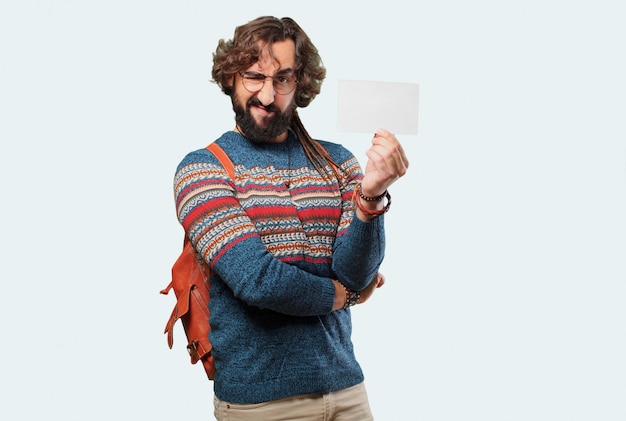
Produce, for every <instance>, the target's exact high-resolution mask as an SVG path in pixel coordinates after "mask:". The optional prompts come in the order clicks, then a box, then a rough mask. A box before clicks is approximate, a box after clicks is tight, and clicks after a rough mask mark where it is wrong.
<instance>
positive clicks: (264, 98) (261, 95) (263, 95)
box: [257, 76, 276, 107]
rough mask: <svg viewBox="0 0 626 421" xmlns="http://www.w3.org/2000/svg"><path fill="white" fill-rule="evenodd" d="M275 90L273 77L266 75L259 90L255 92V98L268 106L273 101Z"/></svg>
mask: <svg viewBox="0 0 626 421" xmlns="http://www.w3.org/2000/svg"><path fill="white" fill-rule="evenodd" d="M275 95H276V91H275V90H274V79H273V78H272V77H271V76H268V77H267V78H266V79H265V83H264V84H263V86H262V87H261V90H260V91H259V92H258V93H257V98H258V99H259V101H261V104H263V105H264V106H266V107H267V106H268V105H270V104H272V103H273V102H274V96H275Z"/></svg>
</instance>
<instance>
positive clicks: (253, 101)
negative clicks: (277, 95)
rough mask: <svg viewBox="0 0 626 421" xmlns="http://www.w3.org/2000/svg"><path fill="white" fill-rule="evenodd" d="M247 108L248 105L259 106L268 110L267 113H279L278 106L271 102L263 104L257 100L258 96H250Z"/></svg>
mask: <svg viewBox="0 0 626 421" xmlns="http://www.w3.org/2000/svg"><path fill="white" fill-rule="evenodd" d="M247 105H248V108H250V107H260V108H263V109H264V110H265V111H267V112H269V113H277V114H280V108H278V107H277V106H276V105H275V104H274V103H273V102H272V103H271V104H269V105H263V104H261V101H259V98H256V97H252V98H250V100H249V101H248V104H247Z"/></svg>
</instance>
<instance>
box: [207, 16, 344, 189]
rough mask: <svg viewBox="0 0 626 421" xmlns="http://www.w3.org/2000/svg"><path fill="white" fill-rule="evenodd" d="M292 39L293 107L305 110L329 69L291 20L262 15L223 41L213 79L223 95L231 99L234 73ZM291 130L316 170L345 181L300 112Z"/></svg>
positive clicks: (238, 28)
mask: <svg viewBox="0 0 626 421" xmlns="http://www.w3.org/2000/svg"><path fill="white" fill-rule="evenodd" d="M289 38H291V39H292V40H293V41H294V43H295V45H296V69H294V70H295V74H296V78H297V79H298V83H297V84H296V93H295V94H294V104H295V106H296V107H301V108H304V107H306V106H308V105H309V104H310V103H311V101H313V99H314V98H315V97H316V96H317V94H319V93H320V90H321V89H322V82H323V81H324V78H325V77H326V68H325V67H324V64H323V63H322V59H321V57H320V55H319V53H318V51H317V48H316V47H315V45H313V42H311V39H310V38H309V36H308V35H307V34H306V33H305V32H304V31H303V30H302V28H300V26H299V25H298V24H297V23H296V22H295V21H294V20H293V19H291V18H287V17H285V18H282V19H278V18H275V17H273V16H261V17H259V18H256V19H254V20H252V21H250V22H248V23H247V24H245V25H241V26H238V27H237V28H236V29H235V35H234V37H233V39H231V40H224V39H221V40H220V41H219V42H218V44H217V49H216V50H215V53H214V54H213V70H212V72H211V76H212V77H213V81H214V82H215V83H217V85H218V86H219V87H220V89H221V90H222V92H224V93H225V94H226V95H228V96H232V94H233V91H234V88H233V80H234V77H235V74H236V73H237V72H239V71H241V70H245V69H247V68H249V67H250V66H252V65H253V64H254V63H256V62H257V61H258V60H259V58H260V57H261V53H262V51H263V50H264V48H265V47H268V51H269V54H270V56H271V55H272V44H273V43H275V42H277V41H284V40H286V39H289ZM291 129H292V130H293V131H294V133H295V134H296V136H297V137H298V140H299V141H300V144H301V145H302V147H303V149H304V152H305V153H306V155H307V157H308V158H309V160H310V161H311V163H312V164H313V166H314V167H315V168H316V170H317V171H318V172H319V173H320V174H321V175H322V176H323V177H324V178H325V179H326V181H327V182H329V183H332V179H333V178H335V180H337V182H338V183H339V184H342V182H341V181H340V180H342V179H344V177H343V175H342V170H341V168H340V167H339V165H337V163H336V162H335V161H334V160H333V159H332V158H331V156H330V155H329V154H328V153H327V152H326V150H324V148H323V147H322V146H321V145H320V144H319V142H317V141H315V140H314V139H313V138H312V137H311V136H310V135H309V133H308V132H307V130H306V129H305V128H304V125H303V124H302V121H301V120H300V116H299V115H298V112H297V109H294V110H293V114H292V119H291Z"/></svg>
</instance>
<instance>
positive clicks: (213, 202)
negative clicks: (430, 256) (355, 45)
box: [174, 17, 408, 421]
mask: <svg viewBox="0 0 626 421" xmlns="http://www.w3.org/2000/svg"><path fill="white" fill-rule="evenodd" d="M213 59H214V64H213V71H212V76H213V79H214V81H215V82H216V83H217V84H218V85H219V86H220V88H221V89H222V91H223V92H224V93H225V94H227V95H229V96H230V97H231V99H232V104H233V109H234V111H235V121H236V125H235V128H234V129H233V130H232V131H228V132H226V133H224V134H223V135H222V136H221V137H220V138H219V139H217V140H216V142H217V143H218V144H219V145H220V146H221V148H222V149H223V150H224V151H225V152H226V154H227V155H228V156H229V158H230V159H231V160H232V162H233V164H234V168H235V177H234V180H233V179H231V178H230V177H229V175H228V174H227V172H226V171H225V170H224V168H223V167H222V166H221V165H220V163H219V161H218V160H217V158H215V157H214V156H213V155H212V154H211V153H210V152H209V151H207V150H206V149H201V150H198V151H195V152H191V153H190V154H188V155H187V156H186V157H185V158H184V159H183V160H182V162H181V163H180V165H179V166H178V169H177V172H176V175H175V180H174V192H175V199H176V209H177V214H178V219H179V221H180V223H181V224H182V225H183V227H184V229H185V232H186V234H187V235H188V237H189V240H190V241H191V243H192V244H193V245H194V247H195V249H196V251H197V252H198V254H199V256H200V257H202V258H203V259H204V260H205V261H206V262H207V263H208V264H209V265H210V266H211V268H212V269H213V271H214V273H215V274H214V275H213V276H212V277H211V279H210V282H211V301H210V311H211V335H210V339H211V342H212V344H213V356H214V358H215V366H216V374H215V379H214V391H215V399H214V400H215V402H214V404H215V416H216V418H217V419H218V420H222V419H235V417H238V418H236V419H242V420H244V419H250V420H274V419H281V420H282V419H285V420H286V419H289V420H293V419H301V420H308V419H326V420H332V419H335V417H340V419H342V420H348V419H350V420H359V421H363V420H368V419H372V415H371V413H370V409H369V404H368V400H367V394H366V391H365V387H364V385H363V380H364V377H363V373H362V371H361V368H360V366H359V364H358V363H357V361H356V359H355V356H354V352H353V346H352V342H351V339H350V335H351V318H350V309H349V307H350V306H352V305H355V304H360V303H363V302H365V301H366V300H367V299H368V298H369V297H370V296H371V294H372V293H373V291H374V289H375V288H376V287H378V286H380V285H382V283H383V282H384V281H383V278H382V276H380V275H378V274H377V272H378V268H379V266H380V264H381V262H382V260H383V254H384V248H385V236H384V227H383V214H384V213H385V212H386V211H387V210H388V209H389V205H390V203H391V202H390V201H391V196H390V195H389V194H388V192H387V188H388V187H389V186H390V185H391V184H392V183H393V182H394V181H396V180H397V179H398V178H399V177H401V176H403V175H404V174H405V172H406V169H407V167H408V161H407V158H406V156H405V154H404V151H403V149H402V147H401V145H400V144H399V143H398V140H397V139H396V138H395V136H393V135H392V134H391V133H389V132H388V131H386V130H382V129H381V130H378V131H377V132H376V134H375V135H374V137H373V140H372V146H371V148H370V149H369V150H368V152H367V157H368V162H367V164H366V167H365V173H363V172H362V170H361V168H360V166H359V164H358V162H357V160H356V159H355V157H354V156H353V155H352V154H351V153H350V152H349V151H348V150H346V149H345V148H343V147H342V146H340V145H338V144H335V143H330V142H326V141H316V140H313V139H311V137H310V136H309V135H308V133H307V131H306V130H305V129H304V127H303V126H302V123H301V121H300V119H299V117H298V114H297V108H298V107H306V106H308V105H309V103H310V102H311V101H312V100H313V98H315V96H316V95H317V94H318V93H319V92H320V88H321V84H322V81H323V79H324V76H325V69H324V67H323V65H322V61H321V59H320V57H319V55H318V52H317V49H316V48H315V46H314V45H313V44H312V43H311V41H310V39H309V38H308V36H307V35H306V34H305V33H304V31H303V30H302V29H301V28H300V27H299V26H298V25H297V24H296V22H294V21H293V20H292V19H289V18H282V19H277V18H274V17H261V18H258V19H255V20H253V21H251V22H249V23H247V24H245V25H242V26H240V27H238V28H237V29H236V30H235V34H234V37H233V39H232V40H228V41H225V40H221V41H220V42H219V44H218V47H217V50H216V52H215V54H214V56H213ZM337 419H339V418H337Z"/></svg>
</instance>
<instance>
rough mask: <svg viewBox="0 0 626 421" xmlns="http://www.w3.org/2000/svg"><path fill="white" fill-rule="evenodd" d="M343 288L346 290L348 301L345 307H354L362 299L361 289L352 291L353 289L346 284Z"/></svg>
mask: <svg viewBox="0 0 626 421" xmlns="http://www.w3.org/2000/svg"><path fill="white" fill-rule="evenodd" d="M343 289H345V290H346V303H345V304H344V305H343V308H348V307H352V306H353V305H356V304H358V303H359V300H360V299H361V293H360V292H359V291H352V290H351V289H348V288H346V286H345V285H344V287H343Z"/></svg>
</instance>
